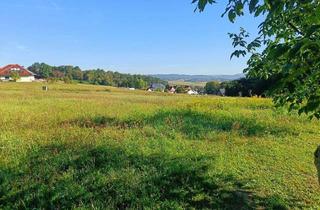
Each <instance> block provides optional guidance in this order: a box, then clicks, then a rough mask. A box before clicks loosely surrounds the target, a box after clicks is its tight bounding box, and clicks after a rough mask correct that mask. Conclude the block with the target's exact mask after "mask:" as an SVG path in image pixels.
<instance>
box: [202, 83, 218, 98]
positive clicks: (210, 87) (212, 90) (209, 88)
mask: <svg viewBox="0 0 320 210" xmlns="http://www.w3.org/2000/svg"><path fill="white" fill-rule="evenodd" d="M204 89H205V91H206V93H207V94H214V95H217V94H219V91H220V83H219V82H217V81H211V82H207V84H206V86H205V87H204Z"/></svg>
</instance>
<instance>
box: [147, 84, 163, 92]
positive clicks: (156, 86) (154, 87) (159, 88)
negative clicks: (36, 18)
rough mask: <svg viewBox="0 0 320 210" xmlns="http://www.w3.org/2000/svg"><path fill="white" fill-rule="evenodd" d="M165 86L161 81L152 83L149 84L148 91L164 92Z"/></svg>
mask: <svg viewBox="0 0 320 210" xmlns="http://www.w3.org/2000/svg"><path fill="white" fill-rule="evenodd" d="M165 89H166V86H164V85H163V84H161V83H152V84H151V86H150V87H149V88H148V91H159V92H164V90H165Z"/></svg>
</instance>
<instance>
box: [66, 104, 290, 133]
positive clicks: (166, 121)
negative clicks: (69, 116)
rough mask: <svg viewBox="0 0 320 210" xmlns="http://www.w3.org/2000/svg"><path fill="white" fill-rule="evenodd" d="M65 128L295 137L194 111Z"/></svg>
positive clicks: (93, 120)
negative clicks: (153, 129) (151, 128)
mask: <svg viewBox="0 0 320 210" xmlns="http://www.w3.org/2000/svg"><path fill="white" fill-rule="evenodd" d="M64 125H77V126H80V127H87V128H88V127H90V128H104V127H110V126H112V127H116V128H118V129H130V128H143V127H145V126H151V127H154V128H156V129H160V130H161V131H162V132H161V133H162V134H167V133H170V132H171V131H174V132H180V133H181V134H182V135H184V136H187V137H188V138H191V139H196V138H201V137H205V136H206V135H207V134H208V133H209V132H212V131H219V132H236V133H238V134H239V135H243V136H262V135H266V134H268V135H276V136H280V135H284V134H288V133H289V134H294V133H293V132H294V131H292V130H290V129H287V128H284V127H279V126H275V125H273V126H272V127H270V126H269V125H266V124H263V123H261V122H257V121H256V120H255V119H253V118H249V117H245V116H225V115H222V116H219V115H218V116H216V115H210V114H208V113H202V112H197V111H192V110H169V111H168V110H160V111H158V112H156V113H155V114H153V115H151V116H141V115H139V116H134V117H130V118H128V119H117V118H113V117H107V116H95V117H93V118H79V119H75V120H72V121H68V122H65V123H64Z"/></svg>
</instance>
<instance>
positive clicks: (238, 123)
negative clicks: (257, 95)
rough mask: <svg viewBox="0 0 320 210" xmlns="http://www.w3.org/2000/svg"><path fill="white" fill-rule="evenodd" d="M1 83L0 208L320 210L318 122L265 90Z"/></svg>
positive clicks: (319, 139)
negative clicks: (170, 91) (214, 92)
mask: <svg viewBox="0 0 320 210" xmlns="http://www.w3.org/2000/svg"><path fill="white" fill-rule="evenodd" d="M41 86H42V85H41V84H37V83H33V84H15V83H6V84H4V83H3V84H0V111H1V114H0V116H1V117H0V209H74V208H81V209H106V208H110V209H127V208H130V209H141V208H147V209H148V208H149V209H257V208H270V209H292V208H313V209H319V208H320V190H319V186H318V184H317V176H316V170H315V167H314V165H313V151H314V150H315V148H316V146H317V144H319V142H320V135H319V134H320V129H319V128H320V124H319V122H318V121H315V120H314V121H309V120H308V119H306V118H305V117H303V116H302V117H299V116H297V115H295V114H288V113H286V112H285V111H283V110H276V109H275V108H273V106H272V103H271V101H270V100H269V99H253V98H252V99H250V98H219V97H205V96H203V97H193V96H186V95H166V94H162V93H149V92H144V91H127V90H125V89H117V88H112V87H103V86H90V85H63V84H50V85H49V91H48V92H45V91H42V90H41Z"/></svg>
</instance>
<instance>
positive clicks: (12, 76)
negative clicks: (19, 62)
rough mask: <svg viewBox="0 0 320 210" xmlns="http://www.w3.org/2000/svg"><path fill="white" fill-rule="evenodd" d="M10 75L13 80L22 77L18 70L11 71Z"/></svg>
mask: <svg viewBox="0 0 320 210" xmlns="http://www.w3.org/2000/svg"><path fill="white" fill-rule="evenodd" d="M10 77H11V79H12V80H13V81H15V82H16V81H18V80H19V79H20V74H19V72H18V71H11V72H10Z"/></svg>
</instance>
